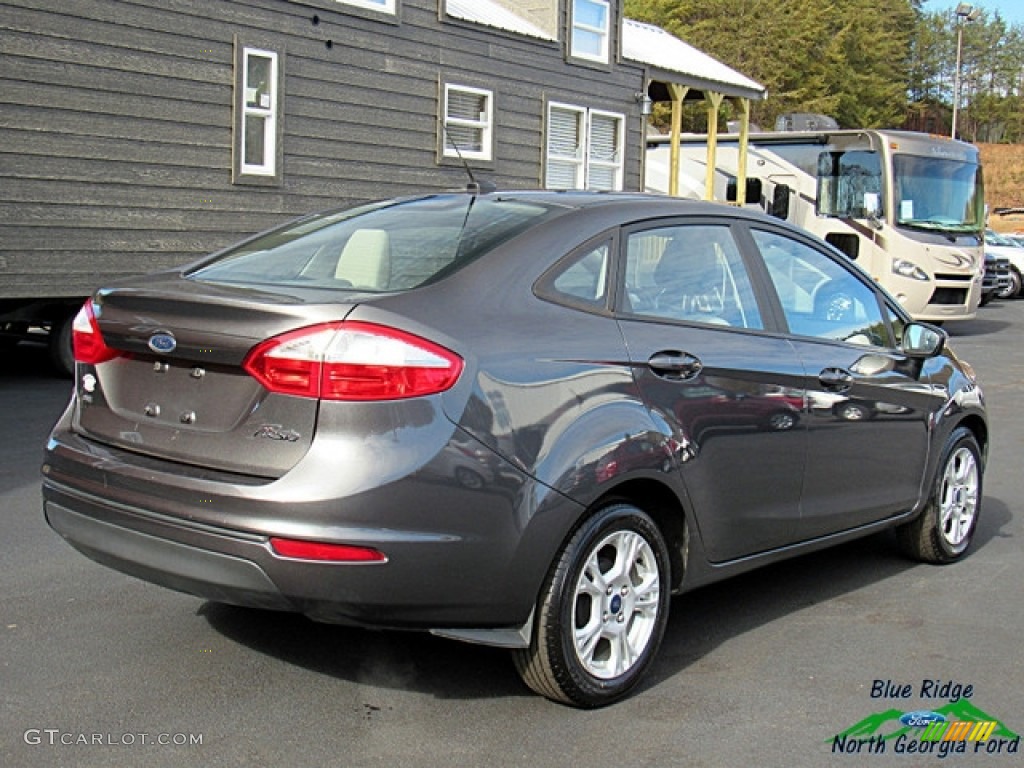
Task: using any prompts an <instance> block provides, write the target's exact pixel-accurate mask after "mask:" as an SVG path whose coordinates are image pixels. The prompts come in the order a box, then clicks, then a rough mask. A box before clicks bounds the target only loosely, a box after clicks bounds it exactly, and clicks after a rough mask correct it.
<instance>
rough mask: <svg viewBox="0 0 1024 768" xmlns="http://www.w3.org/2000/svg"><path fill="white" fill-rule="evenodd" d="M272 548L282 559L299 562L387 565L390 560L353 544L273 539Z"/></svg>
mask: <svg viewBox="0 0 1024 768" xmlns="http://www.w3.org/2000/svg"><path fill="white" fill-rule="evenodd" d="M270 546H271V548H273V550H274V552H275V553H276V554H278V555H280V556H281V557H291V558H295V559H297V560H321V561H324V562H331V563H386V562H387V560H388V559H387V557H386V556H385V555H384V553H383V552H380V551H378V550H376V549H373V548H371V547H356V546H353V545H351V544H328V543H325V542H322V541H303V540H301V539H279V538H272V539H271V540H270Z"/></svg>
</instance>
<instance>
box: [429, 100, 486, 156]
mask: <svg viewBox="0 0 1024 768" xmlns="http://www.w3.org/2000/svg"><path fill="white" fill-rule="evenodd" d="M453 91H454V92H458V93H467V94H472V95H473V96H483V97H484V99H485V106H484V110H483V111H482V112H481V113H480V117H479V118H478V119H477V120H469V119H466V118H462V117H453V116H451V115H449V114H448V104H449V101H448V97H449V94H451V93H452V92H453ZM441 124H442V127H441V148H442V152H441V154H442V156H443V157H453V158H455V159H458V158H459V157H460V153H461V157H462V158H463V159H465V160H486V161H489V160H492V159H493V157H494V150H493V146H494V91H490V90H487V89H486V88H474V87H472V86H468V85H458V84H455V83H445V84H444V99H443V103H442V105H441ZM451 126H458V127H460V128H470V129H472V130H475V131H479V132H480V146H481V149H479V150H473V149H467V148H466V147H462V146H460V147H459V148H458V151H456V149H455V147H454V145H453V144H452V142H451V141H450V140H449V136H448V131H447V130H445V129H446V128H448V127H451Z"/></svg>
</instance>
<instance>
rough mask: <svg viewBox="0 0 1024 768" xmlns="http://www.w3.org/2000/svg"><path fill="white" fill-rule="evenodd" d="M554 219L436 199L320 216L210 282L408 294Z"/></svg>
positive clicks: (522, 205) (234, 256)
mask: <svg viewBox="0 0 1024 768" xmlns="http://www.w3.org/2000/svg"><path fill="white" fill-rule="evenodd" d="M554 213H555V209H553V208H550V207H548V206H544V205H539V204H535V203H529V202H521V201H516V200H502V199H486V198H479V197H476V196H474V195H436V196H432V197H426V198H420V199H415V200H405V201H398V202H392V203H389V204H377V205H370V206H364V207H362V208H357V209H355V210H352V211H343V212H340V213H328V214H320V215H317V216H312V217H308V218H305V219H302V220H300V221H297V222H293V223H292V224H288V225H285V226H284V227H282V228H280V229H277V230H274V231H272V232H269V233H266V234H264V235H262V236H260V237H258V238H256V239H254V240H251V241H249V242H246V243H243V244H241V245H239V246H237V247H235V248H232V249H231V250H229V251H226V252H224V253H222V254H219V255H218V257H217V258H216V259H215V260H213V261H211V262H209V263H208V264H206V265H204V266H202V267H200V268H199V269H197V270H195V271H193V272H191V273H190V274H189V277H190V278H193V279H197V280H205V281H210V282H224V283H246V284H257V285H266V284H271V285H302V286H310V287H318V288H337V289H356V290H363V291H401V290H408V289H410V288H415V287H416V286H419V285H423V284H425V283H428V282H433V281H436V280H438V279H440V278H442V277H444V276H445V275H447V274H450V273H451V272H454V271H456V270H458V269H461V268H462V267H463V266H464V265H466V264H468V263H470V262H472V261H473V260H475V259H476V258H478V257H479V256H481V255H483V254H484V253H487V252H488V251H490V250H492V249H493V248H495V247H497V246H499V245H502V244H504V243H506V242H508V241H509V240H511V239H512V238H514V237H516V236H517V235H519V234H521V233H522V232H524V231H526V230H527V229H530V228H531V227H533V226H536V225H537V224H539V223H540V222H541V221H543V220H545V219H546V218H548V217H549V216H550V215H553V214H554Z"/></svg>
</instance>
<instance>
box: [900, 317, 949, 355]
mask: <svg viewBox="0 0 1024 768" xmlns="http://www.w3.org/2000/svg"><path fill="white" fill-rule="evenodd" d="M945 346H946V332H945V331H943V330H942V329H941V328H936V327H935V326H934V325H927V324H925V323H907V325H906V326H905V327H904V328H903V344H902V351H903V354H905V355H906V356H907V357H916V358H926V357H935V356H936V355H938V354H939V353H940V352H942V350H943V348H944V347H945Z"/></svg>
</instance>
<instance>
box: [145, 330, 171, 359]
mask: <svg viewBox="0 0 1024 768" xmlns="http://www.w3.org/2000/svg"><path fill="white" fill-rule="evenodd" d="M177 346H178V342H177V341H176V340H175V338H174V337H173V336H171V334H169V333H154V334H153V335H152V336H150V337H149V348H150V349H152V350H153V351H154V352H157V353H159V354H161V355H167V354H170V353H171V352H173V351H174V348H175V347H177Z"/></svg>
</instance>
